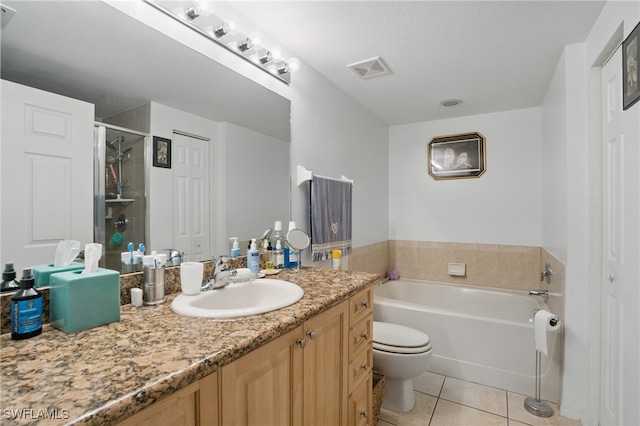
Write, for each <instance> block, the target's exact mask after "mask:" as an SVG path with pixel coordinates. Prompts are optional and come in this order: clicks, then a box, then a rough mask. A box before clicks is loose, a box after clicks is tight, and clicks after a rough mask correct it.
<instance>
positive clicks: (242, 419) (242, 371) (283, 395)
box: [220, 326, 303, 426]
mask: <svg viewBox="0 0 640 426" xmlns="http://www.w3.org/2000/svg"><path fill="white" fill-rule="evenodd" d="M302 336H303V330H302V326H301V327H298V328H296V329H295V330H293V331H290V332H289V333H287V334H285V335H284V336H282V337H279V338H278V339H276V340H274V341H272V342H270V343H267V344H266V345H265V346H263V347H261V348H259V349H256V350H255V351H253V352H250V353H248V354H247V355H245V356H243V357H242V358H239V359H238V360H236V361H234V362H232V363H231V364H229V365H227V366H225V367H223V368H222V370H221V378H222V392H221V395H220V397H221V400H222V422H221V423H222V424H223V425H225V426H230V425H294V424H295V425H299V424H301V422H302V408H301V407H302V389H301V383H302V351H303V349H302V348H301V345H300V343H299V342H300V341H301V340H302Z"/></svg>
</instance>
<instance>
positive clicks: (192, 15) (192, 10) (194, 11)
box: [184, 3, 200, 21]
mask: <svg viewBox="0 0 640 426" xmlns="http://www.w3.org/2000/svg"><path fill="white" fill-rule="evenodd" d="M184 16H186V17H187V19H188V20H190V21H193V20H194V19H196V18H197V17H198V16H200V8H199V7H198V5H197V4H196V3H194V4H193V6H190V7H189V8H188V9H187V10H185V11H184Z"/></svg>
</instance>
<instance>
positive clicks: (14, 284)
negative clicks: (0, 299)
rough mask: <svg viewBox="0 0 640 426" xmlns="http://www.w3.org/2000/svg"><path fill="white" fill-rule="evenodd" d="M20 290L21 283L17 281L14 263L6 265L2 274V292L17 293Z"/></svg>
mask: <svg viewBox="0 0 640 426" xmlns="http://www.w3.org/2000/svg"><path fill="white" fill-rule="evenodd" d="M19 288H20V283H19V282H18V280H16V270H15V269H13V263H11V262H9V263H5V264H4V272H3V273H2V288H1V290H0V291H2V292H5V291H15V290H17V289H19Z"/></svg>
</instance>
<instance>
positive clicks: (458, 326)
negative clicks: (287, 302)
mask: <svg viewBox="0 0 640 426" xmlns="http://www.w3.org/2000/svg"><path fill="white" fill-rule="evenodd" d="M536 308H543V309H549V308H548V307H547V305H546V303H545V302H544V300H543V299H542V298H541V297H538V296H529V295H528V293H526V292H523V291H515V290H502V289H492V288H487V287H464V286H460V285H455V284H442V283H433V282H427V281H417V280H409V279H400V280H397V281H388V282H387V283H385V284H383V285H380V286H376V288H375V291H374V319H375V320H376V321H385V322H391V323H396V324H402V325H405V326H408V327H412V328H415V329H418V330H420V331H422V332H424V333H426V334H427V335H428V336H429V338H430V340H431V344H432V346H433V359H432V361H431V365H430V366H429V371H432V372H434V373H438V374H442V375H446V376H451V377H455V378H458V379H463V380H468V381H471V382H475V383H481V384H484V385H487V386H493V387H497V388H501V389H506V390H509V391H513V392H517V393H521V394H525V395H531V396H535V340H534V330H533V315H534V312H535V309H536ZM547 338H548V354H549V356H544V355H542V368H541V370H542V380H541V397H542V399H546V400H549V401H553V402H558V399H559V390H560V360H561V354H560V350H561V345H560V344H559V342H560V339H559V338H558V333H557V332H549V333H547Z"/></svg>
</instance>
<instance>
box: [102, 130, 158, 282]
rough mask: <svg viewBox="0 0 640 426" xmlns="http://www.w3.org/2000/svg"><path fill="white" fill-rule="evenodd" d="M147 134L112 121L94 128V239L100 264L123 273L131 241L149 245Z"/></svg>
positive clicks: (136, 244) (135, 243)
mask: <svg viewBox="0 0 640 426" xmlns="http://www.w3.org/2000/svg"><path fill="white" fill-rule="evenodd" d="M148 146H149V142H148V135H147V134H145V133H142V132H138V131H136V130H131V129H125V128H122V127H117V126H113V125H110V124H104V123H96V125H95V128H94V241H96V242H98V243H100V244H102V246H103V254H102V258H101V259H100V266H101V267H103V268H108V269H113V270H116V271H120V272H122V262H121V259H120V254H121V253H122V252H126V251H128V249H127V245H128V244H129V243H130V242H131V243H133V244H134V245H135V247H136V249H137V247H138V245H139V244H141V243H142V244H145V246H148V228H149V227H148V223H149V221H148V208H147V196H146V187H147V185H146V182H147V181H148V176H149V165H148V164H147V163H148V161H147V159H148V158H150V156H149V155H148V154H147V149H148V148H147V147H148Z"/></svg>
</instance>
